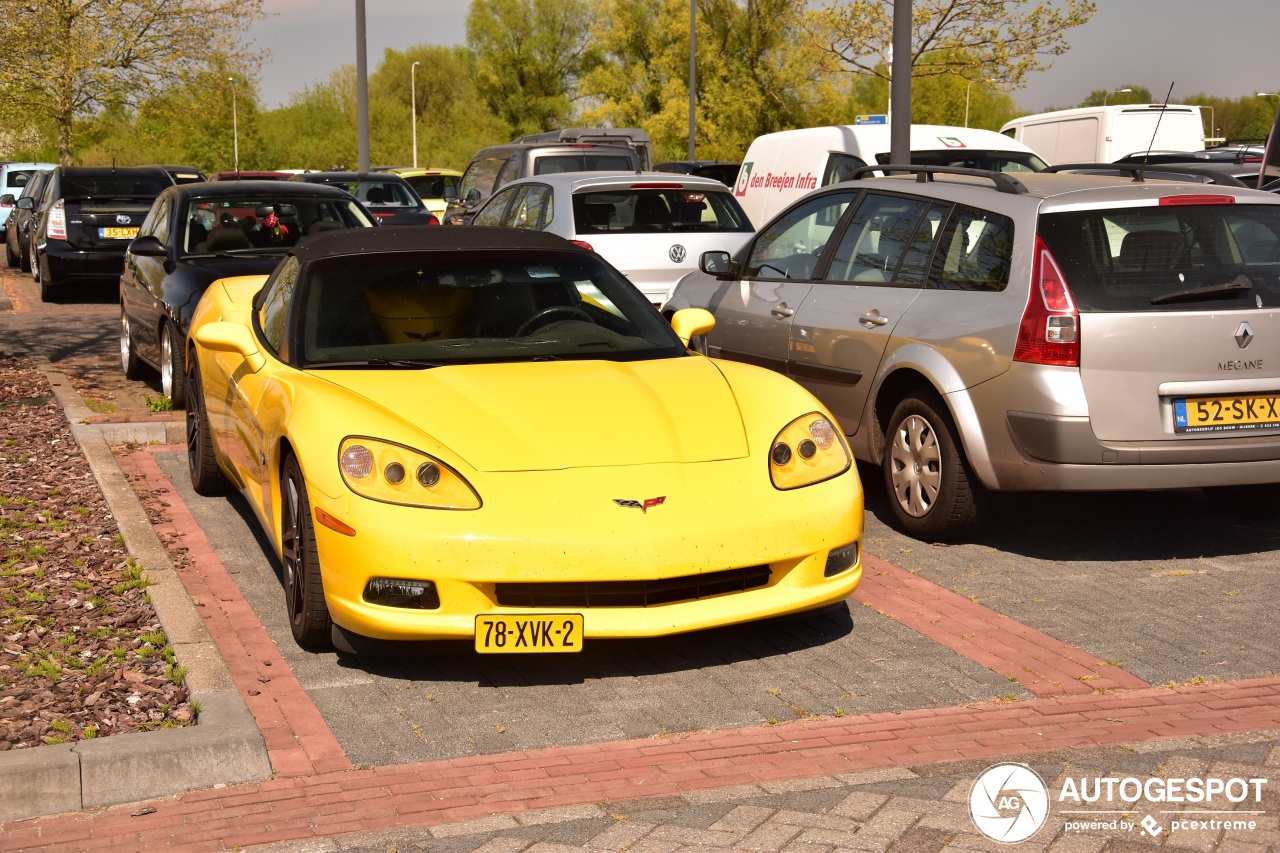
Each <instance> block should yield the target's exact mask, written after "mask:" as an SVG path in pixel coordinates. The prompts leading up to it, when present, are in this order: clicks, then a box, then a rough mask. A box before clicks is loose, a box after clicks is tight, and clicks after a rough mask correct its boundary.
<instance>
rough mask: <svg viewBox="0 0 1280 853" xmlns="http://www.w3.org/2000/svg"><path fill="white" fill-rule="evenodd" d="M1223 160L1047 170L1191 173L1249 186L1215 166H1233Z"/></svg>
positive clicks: (1135, 174) (1068, 166)
mask: <svg viewBox="0 0 1280 853" xmlns="http://www.w3.org/2000/svg"><path fill="white" fill-rule="evenodd" d="M1231 165H1232V164H1231V163H1226V162H1223V161H1221V160H1219V161H1217V162H1216V163H1213V162H1208V163H1206V162H1205V161H1203V160H1197V161H1196V162H1194V163H1153V164H1151V165H1143V164H1142V163H1058V164H1056V165H1053V166H1050V167H1049V168H1047V169H1045V170H1044V171H1046V172H1055V173H1057V172H1082V173H1092V174H1105V173H1109V172H1114V173H1115V175H1116V177H1125V176H1128V177H1130V178H1133V179H1134V180H1138V179H1139V178H1140V177H1141V176H1142V174H1143V172H1144V171H1145V172H1146V173H1147V175H1151V174H1157V175H1158V174H1165V175H1189V176H1197V175H1198V176H1200V177H1204V178H1211V179H1212V180H1209V181H1205V182H1204V183H1211V184H1220V185H1222V186H1224V187H1247V186H1249V185H1248V184H1246V183H1245V182H1244V181H1242V180H1240V179H1239V178H1237V177H1235V176H1234V175H1231V174H1230V173H1228V172H1226V171H1224V170H1220V169H1217V168H1214V167H1215V166H1231ZM1157 180H1167V179H1165V178H1157Z"/></svg>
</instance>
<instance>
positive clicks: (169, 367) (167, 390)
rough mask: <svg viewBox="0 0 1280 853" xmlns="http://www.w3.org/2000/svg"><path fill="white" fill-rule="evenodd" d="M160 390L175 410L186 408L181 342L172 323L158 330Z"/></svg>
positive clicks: (185, 382) (185, 386)
mask: <svg viewBox="0 0 1280 853" xmlns="http://www.w3.org/2000/svg"><path fill="white" fill-rule="evenodd" d="M160 390H161V391H162V392H163V393H164V394H165V396H167V397H168V398H169V401H170V402H171V403H173V407H174V408H175V409H185V408H186V407H187V380H186V370H185V369H184V367H183V364H182V342H181V341H179V340H178V332H177V330H175V329H174V328H173V324H172V323H165V324H164V328H163V329H161V330H160Z"/></svg>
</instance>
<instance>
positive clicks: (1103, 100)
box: [1102, 89, 1133, 107]
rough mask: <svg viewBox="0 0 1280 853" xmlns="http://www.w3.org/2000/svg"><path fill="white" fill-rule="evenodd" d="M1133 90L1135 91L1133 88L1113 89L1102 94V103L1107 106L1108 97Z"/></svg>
mask: <svg viewBox="0 0 1280 853" xmlns="http://www.w3.org/2000/svg"><path fill="white" fill-rule="evenodd" d="M1132 91H1133V90H1132V89H1112V90H1111V91H1110V92H1107V93H1106V94H1104V95H1103V96H1102V105H1103V106H1104V107H1105V106H1106V105H1107V98H1109V97H1111V96H1112V95H1120V94H1126V95H1127V94H1128V93H1130V92H1132Z"/></svg>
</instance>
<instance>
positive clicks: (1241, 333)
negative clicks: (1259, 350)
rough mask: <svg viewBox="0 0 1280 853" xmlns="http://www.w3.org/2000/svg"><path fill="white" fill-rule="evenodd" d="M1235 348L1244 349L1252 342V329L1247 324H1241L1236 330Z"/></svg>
mask: <svg viewBox="0 0 1280 853" xmlns="http://www.w3.org/2000/svg"><path fill="white" fill-rule="evenodd" d="M1235 338H1236V346H1238V347H1240V349H1244V348H1245V347H1247V346H1248V345H1249V342H1250V341H1252V340H1253V327H1252V326H1250V325H1249V324H1248V323H1241V324H1240V328H1238V329H1236V335H1235Z"/></svg>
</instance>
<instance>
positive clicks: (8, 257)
mask: <svg viewBox="0 0 1280 853" xmlns="http://www.w3.org/2000/svg"><path fill="white" fill-rule="evenodd" d="M9 227H10V228H12V227H14V226H12V225H10V226H9ZM18 254H19V253H18V252H15V251H14V250H13V241H12V240H10V239H9V232H8V231H6V232H5V234H4V259H5V261H6V262H7V263H8V264H9V269H14V268H15V267H17V266H18V264H19V263H21V258H19V257H18Z"/></svg>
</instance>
